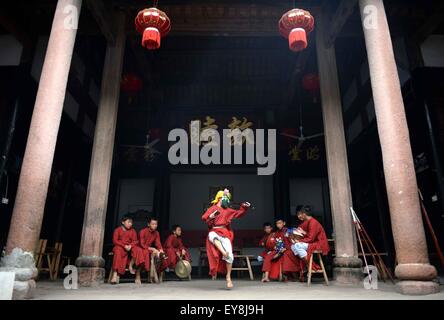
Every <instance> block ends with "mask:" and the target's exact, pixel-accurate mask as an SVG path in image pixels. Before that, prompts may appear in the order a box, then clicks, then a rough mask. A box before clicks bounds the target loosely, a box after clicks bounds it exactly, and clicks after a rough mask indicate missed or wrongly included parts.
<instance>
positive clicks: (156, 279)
mask: <svg viewBox="0 0 444 320" xmlns="http://www.w3.org/2000/svg"><path fill="white" fill-rule="evenodd" d="M159 259H161V258H159ZM163 273H164V272H163V271H162V272H161V273H160V275H158V274H157V270H156V265H155V260H154V254H152V255H151V263H150V273H149V276H148V281H149V282H150V283H153V280H154V283H161V282H163Z"/></svg>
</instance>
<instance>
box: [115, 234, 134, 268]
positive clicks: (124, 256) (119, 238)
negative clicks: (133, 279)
mask: <svg viewBox="0 0 444 320" xmlns="http://www.w3.org/2000/svg"><path fill="white" fill-rule="evenodd" d="M113 244H114V248H113V254H114V255H113V270H116V271H117V273H119V274H125V269H126V266H127V265H128V256H129V253H130V252H131V255H132V256H133V257H136V256H137V255H138V249H139V248H138V247H137V244H138V241H137V232H136V230H134V229H129V230H127V229H125V228H124V227H123V226H120V227H118V228H116V230H114V234H113ZM127 245H130V246H131V251H130V252H129V251H126V250H125V246H127Z"/></svg>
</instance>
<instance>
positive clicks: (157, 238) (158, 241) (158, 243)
mask: <svg viewBox="0 0 444 320" xmlns="http://www.w3.org/2000/svg"><path fill="white" fill-rule="evenodd" d="M154 242H155V244H156V249H157V250H162V251H163V247H162V243H161V242H160V233H159V232H156V239H155V240H154Z"/></svg>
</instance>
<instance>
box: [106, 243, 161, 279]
mask: <svg viewBox="0 0 444 320" xmlns="http://www.w3.org/2000/svg"><path fill="white" fill-rule="evenodd" d="M108 256H109V257H112V256H114V252H112V251H111V252H109V253H108ZM128 271H129V270H128V268H125V272H128ZM163 276H164V272H163V271H162V272H161V274H160V275H159V274H157V270H156V268H155V267H154V255H151V263H150V271H149V272H148V282H149V283H153V282H154V283H161V282H163ZM112 277H113V269H112V267H111V270H110V271H109V275H108V283H111V279H112ZM119 281H120V276H119V275H117V283H119Z"/></svg>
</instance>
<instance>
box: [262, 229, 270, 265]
mask: <svg viewBox="0 0 444 320" xmlns="http://www.w3.org/2000/svg"><path fill="white" fill-rule="evenodd" d="M270 235H271V233H270V234H265V235H264V236H263V237H262V239H261V241H259V247H262V248H264V251H262V253H261V254H260V255H259V256H261V257H262V258H263V259H265V256H266V255H267V252H268V251H269V250H268V249H267V247H266V245H267V240H268V238H269V237H270Z"/></svg>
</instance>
